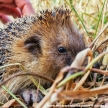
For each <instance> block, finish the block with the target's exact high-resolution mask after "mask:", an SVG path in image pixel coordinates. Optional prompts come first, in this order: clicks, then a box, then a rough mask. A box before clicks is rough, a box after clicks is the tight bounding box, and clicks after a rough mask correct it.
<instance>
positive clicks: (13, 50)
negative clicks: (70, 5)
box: [0, 8, 85, 103]
mask: <svg viewBox="0 0 108 108" xmlns="http://www.w3.org/2000/svg"><path fill="white" fill-rule="evenodd" d="M83 49H85V43H84V39H83V36H82V34H81V33H80V32H79V31H78V29H77V28H76V26H75V25H74V22H73V21H72V19H71V11H70V10H68V9H61V8H58V9H53V10H45V11H40V12H39V14H34V15H31V16H24V17H22V18H17V19H15V20H14V21H13V22H9V23H8V24H6V26H5V27H4V28H1V29H0V66H3V65H6V64H11V63H21V64H22V65H23V66H24V67H25V68H26V69H27V70H28V71H29V72H34V73H37V74H40V75H43V76H46V77H50V78H52V79H55V78H56V76H57V74H58V73H59V71H60V70H61V69H62V68H63V67H65V66H69V65H70V64H71V63H72V61H73V60H74V58H75V56H76V54H77V53H78V52H80V51H82V50H83ZM18 72H22V70H21V69H20V68H19V67H18V66H13V67H8V68H5V69H2V70H0V73H1V74H3V76H2V77H3V78H2V79H3V80H4V79H6V78H7V77H9V76H10V75H12V74H15V73H18ZM35 79H36V80H37V81H38V78H35ZM39 83H40V84H41V85H42V86H43V87H45V88H48V87H50V85H51V82H49V81H47V80H45V79H40V82H39ZM4 85H5V86H6V87H7V88H8V89H9V90H10V91H11V92H12V93H14V94H16V93H17V92H20V91H22V90H25V91H27V89H29V91H33V90H36V88H35V87H34V85H33V82H32V81H31V80H30V79H29V77H27V76H18V77H15V78H12V79H11V80H9V81H8V82H6V83H5V84H4ZM4 92H5V91H4V90H3V89H2V88H0V102H6V97H7V98H10V95H9V94H8V93H6V92H5V96H6V97H5V96H4V95H2V94H3V93H4ZM23 93H25V94H26V92H24V91H23ZM25 94H23V97H24V96H25ZM26 95H28V94H26ZM32 96H33V95H32ZM38 97H41V96H38ZM28 100H29V99H28ZM32 101H33V99H32ZM38 101H40V99H38ZM33 102H34V101H33ZM28 103H30V102H28Z"/></svg>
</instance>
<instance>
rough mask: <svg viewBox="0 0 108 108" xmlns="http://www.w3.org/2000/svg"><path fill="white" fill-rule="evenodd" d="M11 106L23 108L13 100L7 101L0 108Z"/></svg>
mask: <svg viewBox="0 0 108 108" xmlns="http://www.w3.org/2000/svg"><path fill="white" fill-rule="evenodd" d="M11 106H17V107H19V108H23V107H22V106H21V105H20V104H19V103H18V102H17V101H16V100H15V99H12V100H10V101H8V102H7V103H5V104H4V105H3V106H2V108H9V107H11Z"/></svg>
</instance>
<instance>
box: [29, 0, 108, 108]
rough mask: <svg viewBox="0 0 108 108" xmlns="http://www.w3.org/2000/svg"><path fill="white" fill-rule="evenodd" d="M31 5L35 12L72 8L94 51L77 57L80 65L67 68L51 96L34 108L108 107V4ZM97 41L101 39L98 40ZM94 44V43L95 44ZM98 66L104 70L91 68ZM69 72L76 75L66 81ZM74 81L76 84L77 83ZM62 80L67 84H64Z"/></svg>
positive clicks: (94, 0)
mask: <svg viewBox="0 0 108 108" xmlns="http://www.w3.org/2000/svg"><path fill="white" fill-rule="evenodd" d="M31 2H32V4H33V7H34V9H35V11H38V10H42V9H46V8H48V9H52V8H53V7H60V6H66V7H68V8H70V9H71V10H72V20H73V21H74V23H75V24H76V25H77V26H78V28H79V29H80V31H81V32H82V33H83V34H84V37H85V41H86V43H87V45H89V47H90V48H87V49H86V50H85V51H83V52H81V53H80V54H79V55H80V56H77V57H78V59H79V60H80V62H78V63H77V61H76V60H75V61H74V62H73V63H72V65H71V66H70V67H66V68H64V69H63V70H62V71H61V72H60V74H59V75H58V76H57V78H56V80H55V82H54V83H53V85H52V87H51V89H50V90H49V93H48V95H47V96H45V98H44V99H43V100H42V101H41V102H40V103H39V104H38V106H37V105H35V104H34V108H40V107H42V106H44V107H45V106H53V105H54V103H56V104H55V105H58V106H59V105H61V106H62V105H65V106H66V105H70V106H76V107H77V106H79V107H82V106H83V107H84V106H86V105H88V106H87V107H96V105H97V106H98V107H101V105H107V103H108V96H107V93H108V85H107V84H106V83H107V77H108V74H107V72H108V54H106V56H104V55H105V53H104V51H106V52H107V53H108V36H107V35H108V29H107V26H108V0H31ZM97 37H99V38H98V39H97V40H96V38H97ZM94 40H95V41H94ZM93 41H94V43H92V42H93ZM101 44H102V45H101ZM101 53H102V54H101ZM82 56H83V57H84V58H83V59H82ZM88 56H89V59H90V60H89V62H88V63H87V65H86V66H85V67H82V62H83V60H85V58H86V57H88ZM103 56H104V58H103ZM101 58H103V59H101ZM100 59H101V60H100ZM95 62H97V63H98V64H101V65H100V66H99V68H101V70H100V69H99V68H98V69H95V68H91V66H92V65H93V64H94V63H95ZM103 68H104V69H105V70H104V71H103V70H102V69H103ZM91 70H92V71H91ZM69 71H72V72H75V73H74V74H72V75H70V76H69V77H68V78H67V79H64V80H62V78H63V74H64V73H65V72H69ZM76 72H77V73H76ZM81 75H83V76H82V77H81V78H77V79H76V77H78V76H81ZM70 79H71V80H73V83H72V82H71V81H70ZM61 80H62V81H64V82H60V81H61ZM60 84H61V85H60ZM65 85H66V87H65ZM64 88H65V89H64ZM94 88H95V89H94ZM101 94H106V95H101Z"/></svg>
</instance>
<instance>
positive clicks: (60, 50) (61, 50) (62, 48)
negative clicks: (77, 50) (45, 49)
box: [58, 47, 66, 53]
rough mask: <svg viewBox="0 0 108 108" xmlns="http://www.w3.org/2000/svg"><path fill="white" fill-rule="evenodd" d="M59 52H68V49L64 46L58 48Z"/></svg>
mask: <svg viewBox="0 0 108 108" xmlns="http://www.w3.org/2000/svg"><path fill="white" fill-rule="evenodd" d="M58 51H59V53H66V49H65V48H64V47H59V48H58Z"/></svg>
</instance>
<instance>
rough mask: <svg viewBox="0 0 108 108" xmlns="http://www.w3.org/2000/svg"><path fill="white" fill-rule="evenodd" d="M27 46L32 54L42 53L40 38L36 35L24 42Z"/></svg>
mask: <svg viewBox="0 0 108 108" xmlns="http://www.w3.org/2000/svg"><path fill="white" fill-rule="evenodd" d="M24 45H25V48H26V49H27V50H28V51H29V52H30V53H32V54H34V55H37V54H40V53H41V46H40V39H39V37H38V36H36V35H32V36H30V37H28V38H27V39H26V40H25V42H24Z"/></svg>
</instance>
